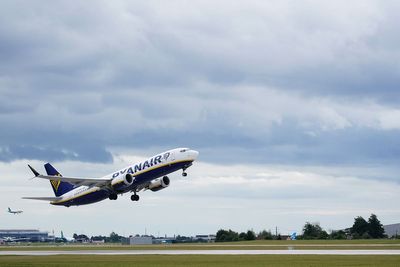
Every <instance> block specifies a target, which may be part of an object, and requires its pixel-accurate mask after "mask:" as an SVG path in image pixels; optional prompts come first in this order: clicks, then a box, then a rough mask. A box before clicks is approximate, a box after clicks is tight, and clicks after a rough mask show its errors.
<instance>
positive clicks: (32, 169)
mask: <svg viewBox="0 0 400 267" xmlns="http://www.w3.org/2000/svg"><path fill="white" fill-rule="evenodd" d="M28 167H29V169H31V171H32V172H33V174H34V175H35V177H37V176H39V175H40V173H38V172H37V171H36V170H35V169H34V168H32V166H31V165H29V164H28Z"/></svg>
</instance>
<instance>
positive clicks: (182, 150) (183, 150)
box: [180, 148, 189, 153]
mask: <svg viewBox="0 0 400 267" xmlns="http://www.w3.org/2000/svg"><path fill="white" fill-rule="evenodd" d="M188 150H189V149H187V148H184V149H181V151H180V152H181V153H183V152H186V151H188Z"/></svg>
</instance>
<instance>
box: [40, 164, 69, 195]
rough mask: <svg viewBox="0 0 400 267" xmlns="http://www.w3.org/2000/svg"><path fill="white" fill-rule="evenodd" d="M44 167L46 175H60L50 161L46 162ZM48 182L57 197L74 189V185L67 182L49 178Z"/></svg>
mask: <svg viewBox="0 0 400 267" xmlns="http://www.w3.org/2000/svg"><path fill="white" fill-rule="evenodd" d="M44 167H45V169H46V172H47V175H53V176H62V175H61V174H60V173H59V172H58V171H57V170H56V169H55V168H54V167H53V166H52V165H51V164H50V163H46V164H45V165H44ZM50 184H51V187H52V188H53V191H54V194H55V195H56V197H59V196H61V195H63V194H65V193H67V192H69V191H71V190H72V189H74V185H73V184H70V183H67V182H62V181H55V180H50Z"/></svg>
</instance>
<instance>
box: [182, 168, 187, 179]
mask: <svg viewBox="0 0 400 267" xmlns="http://www.w3.org/2000/svg"><path fill="white" fill-rule="evenodd" d="M186 168H187V167H186ZM186 168H182V171H183V172H182V176H183V177H186V176H187V173H186Z"/></svg>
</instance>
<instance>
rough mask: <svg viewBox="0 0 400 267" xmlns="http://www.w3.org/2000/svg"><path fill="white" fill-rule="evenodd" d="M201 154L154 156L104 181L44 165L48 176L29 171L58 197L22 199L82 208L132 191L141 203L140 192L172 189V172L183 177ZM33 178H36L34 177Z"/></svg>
mask: <svg viewBox="0 0 400 267" xmlns="http://www.w3.org/2000/svg"><path fill="white" fill-rule="evenodd" d="M198 155H199V152H197V151H195V150H191V149H189V148H175V149H172V150H168V151H166V152H163V153H161V154H158V155H155V156H153V157H151V158H149V159H147V160H145V161H142V162H139V163H136V164H133V165H130V166H128V167H126V168H124V169H122V170H119V171H116V172H114V173H111V174H109V175H106V176H104V177H102V178H73V177H63V176H61V174H60V173H59V172H58V171H57V170H56V169H55V168H54V167H53V166H52V165H51V164H50V163H46V164H45V165H44V167H45V169H46V172H47V175H42V174H40V173H38V172H37V171H36V170H35V169H34V168H32V167H31V166H30V165H28V166H29V168H30V169H31V171H32V172H33V174H34V175H35V177H37V178H43V179H47V180H50V184H51V186H52V188H53V191H54V194H55V197H23V198H24V199H34V200H46V201H50V204H53V205H61V206H66V207H69V206H79V205H85V204H91V203H95V202H98V201H101V200H104V199H106V198H109V199H110V200H116V199H117V198H118V194H123V193H126V192H133V195H132V196H131V200H132V201H138V200H139V195H137V192H139V191H141V190H147V189H150V190H151V191H154V192H155V191H159V190H161V189H164V188H166V187H168V186H169V184H170V180H169V178H168V176H166V175H167V174H169V173H172V172H175V171H177V170H182V171H183V172H182V176H187V173H186V172H185V171H186V169H187V168H189V167H190V166H191V165H192V164H193V161H194V160H196V158H197V156H198ZM35 177H34V178H35Z"/></svg>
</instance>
